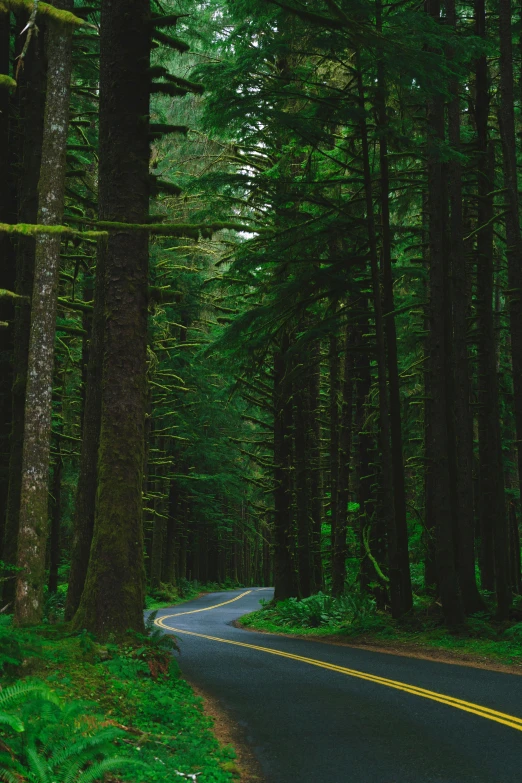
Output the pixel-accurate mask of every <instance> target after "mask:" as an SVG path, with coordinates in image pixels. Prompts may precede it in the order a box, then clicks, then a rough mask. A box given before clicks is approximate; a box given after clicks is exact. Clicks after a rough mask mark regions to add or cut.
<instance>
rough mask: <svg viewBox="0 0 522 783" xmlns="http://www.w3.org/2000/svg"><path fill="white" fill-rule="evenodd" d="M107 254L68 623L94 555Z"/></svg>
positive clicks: (100, 263)
mask: <svg viewBox="0 0 522 783" xmlns="http://www.w3.org/2000/svg"><path fill="white" fill-rule="evenodd" d="M105 253H106V246H105V243H104V242H100V243H99V245H98V254H97V262H96V278H95V283H94V310H93V315H92V324H91V335H90V342H89V360H88V366H87V373H86V376H87V377H86V386H87V388H86V390H85V406H84V410H83V424H82V444H81V449H80V473H79V476H78V488H77V491H76V503H75V506H74V518H73V540H72V548H71V569H70V572H69V584H68V588H67V600H66V603H65V619H66V620H72V618H73V617H74V614H75V612H76V610H77V609H78V607H79V605H80V600H81V597H82V593H83V588H84V585H85V577H86V575H87V568H88V565H89V556H90V553H91V543H92V535H93V531H94V513H95V508H96V485H97V481H96V479H97V469H98V448H99V445H100V427H101V396H102V362H103V330H104V310H105Z"/></svg>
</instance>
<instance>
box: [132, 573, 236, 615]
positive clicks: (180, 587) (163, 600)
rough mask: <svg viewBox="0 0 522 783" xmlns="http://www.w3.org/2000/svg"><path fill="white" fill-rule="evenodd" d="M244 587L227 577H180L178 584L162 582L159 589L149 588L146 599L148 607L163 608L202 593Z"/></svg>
mask: <svg viewBox="0 0 522 783" xmlns="http://www.w3.org/2000/svg"><path fill="white" fill-rule="evenodd" d="M240 587H244V585H243V584H240V583H239V582H234V581H233V580H231V579H227V580H226V581H225V582H205V583H201V582H198V581H197V580H196V579H194V580H191V581H189V580H188V579H180V580H179V582H178V584H177V585H168V584H161V585H160V586H159V588H157V589H149V592H148V595H147V597H146V599H145V608H146V609H162V608H163V607H166V606H175V605H176V604H180V603H182V602H183V601H190V599H191V598H197V596H198V595H201V594H202V593H215V592H218V591H222V590H237V589H238V588H240Z"/></svg>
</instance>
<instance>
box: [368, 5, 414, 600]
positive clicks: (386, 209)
mask: <svg viewBox="0 0 522 783" xmlns="http://www.w3.org/2000/svg"><path fill="white" fill-rule="evenodd" d="M377 29H378V30H382V4H381V2H380V0H379V2H378V3H377ZM377 87H378V92H377V108H378V115H379V126H380V135H379V164H380V173H381V188H380V196H381V219H382V225H381V234H382V309H383V319H384V333H385V338H386V358H387V369H388V387H389V393H390V402H389V406H390V436H391V458H392V473H393V501H394V509H395V529H396V542H397V567H398V569H399V575H398V578H399V584H400V613H401V614H404V613H405V612H409V611H410V609H411V608H412V606H413V593H412V590H411V576H410V560H409V553H408V525H407V519H406V487H405V479H404V456H403V451H402V422H401V394H400V384H399V366H398V358H397V330H396V327H395V314H394V313H395V303H394V296H393V273H392V259H391V255H392V235H391V229H390V203H389V192H390V173H389V163H388V139H387V137H386V133H387V129H388V126H389V122H388V116H387V114H388V113H387V110H386V100H387V96H386V78H385V71H384V62H383V60H382V59H381V58H379V61H378V63H377Z"/></svg>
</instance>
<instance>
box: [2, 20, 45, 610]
mask: <svg viewBox="0 0 522 783" xmlns="http://www.w3.org/2000/svg"><path fill="white" fill-rule="evenodd" d="M24 23H25V22H24ZM39 27H40V33H39V35H38V36H37V37H34V36H33V39H32V41H31V46H30V47H29V50H28V52H27V56H26V58H25V67H24V70H23V71H22V72H21V73H20V76H19V80H18V88H17V91H18V95H19V97H18V108H19V128H20V132H21V133H22V141H21V144H20V147H21V150H20V170H19V176H18V194H17V195H18V219H19V221H20V222H21V223H36V221H37V218H38V177H39V174H40V165H41V159H42V138H43V122H44V110H45V84H46V72H47V62H46V58H45V57H44V43H45V38H46V30H45V23H44V24H42V23H41V22H40V23H39ZM34 253H35V240H34V238H33V237H23V236H22V237H19V238H18V246H17V259H16V293H17V294H19V295H20V296H23V297H27V298H26V299H18V300H17V304H16V307H15V314H14V325H13V355H12V362H13V369H14V377H13V388H12V395H11V406H12V407H11V434H10V439H9V490H8V496H7V513H6V519H5V534H4V549H3V559H4V561H5V562H6V563H9V564H10V565H15V564H16V556H17V546H18V529H19V517H20V491H21V482H22V446H23V437H24V408H25V386H26V380H27V356H28V351H29V332H30V328H31V306H30V304H29V300H30V297H31V292H32V290H33V275H34ZM14 595H15V580H14V579H9V580H8V581H7V582H4V586H3V593H2V601H3V602H4V603H6V604H11V603H12V602H13V601H14Z"/></svg>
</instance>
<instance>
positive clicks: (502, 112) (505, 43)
mask: <svg viewBox="0 0 522 783" xmlns="http://www.w3.org/2000/svg"><path fill="white" fill-rule="evenodd" d="M498 12H499V36H500V63H499V76H500V106H499V125H500V135H501V138H502V160H503V171H504V187H505V189H506V202H507V210H506V218H505V222H506V254H507V260H508V285H509V323H510V336H511V364H512V371H513V388H514V392H515V395H514V410H515V423H516V433H517V450H518V470H519V484H520V486H521V487H522V482H521V481H520V479H521V477H522V234H521V232H520V216H519V198H518V177H517V149H516V136H515V106H514V86H513V46H512V34H513V33H512V27H511V2H510V0H499V5H498ZM494 552H495V586H496V592H497V612H498V616H499V618H500V619H506V618H507V616H508V614H509V608H510V606H511V598H512V596H511V589H510V586H509V530H508V525H507V516H506V514H505V513H504V515H503V517H501V518H500V519H497V520H496V524H495V531H494Z"/></svg>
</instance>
